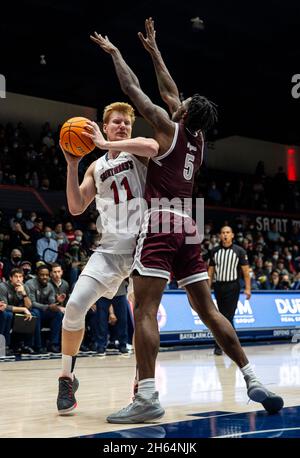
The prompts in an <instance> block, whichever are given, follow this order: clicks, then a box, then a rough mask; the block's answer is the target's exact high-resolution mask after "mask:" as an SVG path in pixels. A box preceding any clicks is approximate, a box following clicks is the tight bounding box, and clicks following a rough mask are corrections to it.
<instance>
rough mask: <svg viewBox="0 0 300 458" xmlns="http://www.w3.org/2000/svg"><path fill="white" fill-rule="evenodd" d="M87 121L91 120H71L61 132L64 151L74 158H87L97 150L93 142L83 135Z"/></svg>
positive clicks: (78, 118)
mask: <svg viewBox="0 0 300 458" xmlns="http://www.w3.org/2000/svg"><path fill="white" fill-rule="evenodd" d="M87 121H89V119H87V118H83V117H77V118H70V119H68V121H66V122H65V123H64V125H63V126H62V128H61V130H60V136H59V138H60V142H61V144H62V147H63V149H64V150H65V151H67V152H68V153H70V154H73V155H74V156H85V155H86V154H88V153H90V152H91V151H93V149H94V148H95V144H94V143H93V141H92V140H91V139H90V138H88V137H85V136H84V135H82V132H83V131H84V127H85V125H86V122H87Z"/></svg>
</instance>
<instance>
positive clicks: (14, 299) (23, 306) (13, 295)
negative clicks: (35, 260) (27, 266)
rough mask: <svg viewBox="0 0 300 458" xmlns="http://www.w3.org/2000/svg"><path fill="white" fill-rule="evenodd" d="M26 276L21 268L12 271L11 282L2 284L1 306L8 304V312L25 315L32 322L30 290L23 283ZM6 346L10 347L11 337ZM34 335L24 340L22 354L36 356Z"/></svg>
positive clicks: (0, 292)
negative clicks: (33, 347)
mask: <svg viewBox="0 0 300 458" xmlns="http://www.w3.org/2000/svg"><path fill="white" fill-rule="evenodd" d="M23 280H24V275H23V271H22V269H21V268H14V269H12V270H11V272H10V275H9V280H8V281H7V282H5V283H0V304H1V303H4V304H6V308H5V310H6V311H7V312H11V313H12V314H14V313H21V314H24V315H25V320H26V319H27V320H31V319H32V314H31V311H30V309H31V305H32V304H31V300H30V298H29V290H28V287H27V286H26V285H24V283H23ZM6 344H7V345H8V346H9V345H10V335H8V336H7V338H6ZM32 346H33V335H29V336H27V337H26V338H25V339H24V344H22V347H21V349H20V350H21V351H22V353H28V354H34V350H33V349H32Z"/></svg>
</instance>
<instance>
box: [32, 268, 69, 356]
mask: <svg viewBox="0 0 300 458" xmlns="http://www.w3.org/2000/svg"><path fill="white" fill-rule="evenodd" d="M36 275H37V276H36V278H33V279H31V280H28V281H27V282H26V285H27V287H28V288H29V296H30V299H31V302H32V311H33V312H34V313H35V314H36V315H37V316H38V317H39V318H40V319H39V321H38V322H37V326H36V327H37V328H39V329H38V341H37V342H36V346H37V347H38V348H41V347H42V340H41V332H40V330H41V329H40V327H41V326H44V325H45V324H48V325H50V329H51V342H50V351H51V352H53V353H59V351H60V334H61V325H62V319H63V313H64V308H63V307H62V306H61V305H60V303H59V302H57V300H56V298H55V290H54V288H53V286H52V285H51V283H50V274H49V269H48V267H46V266H45V265H41V266H39V267H38V268H37V272H36ZM38 325H39V326H38Z"/></svg>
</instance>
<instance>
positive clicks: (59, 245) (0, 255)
mask: <svg viewBox="0 0 300 458" xmlns="http://www.w3.org/2000/svg"><path fill="white" fill-rule="evenodd" d="M69 217H70V215H68V214H67V212H66V215H65V217H64V218H63V219H62V220H57V219H53V218H51V217H48V218H47V217H44V216H39V215H37V214H36V212H34V211H32V212H30V213H28V214H24V212H23V210H22V208H18V209H17V210H16V211H15V213H14V214H12V215H10V216H9V215H7V214H4V213H3V212H2V211H0V334H2V335H4V336H5V340H6V345H7V349H6V352H7V354H16V353H20V352H21V353H28V354H36V353H38V354H43V353H47V352H52V353H59V352H60V340H61V337H60V335H61V326H62V319H63V315H64V310H65V305H66V302H67V299H68V297H69V294H70V292H71V291H72V288H73V287H74V284H75V283H76V281H77V279H78V276H79V275H80V273H81V271H82V269H83V268H84V266H85V264H86V263H87V261H88V259H89V256H90V255H91V253H92V251H93V250H94V249H96V248H97V247H98V246H99V244H100V235H99V233H98V231H97V229H96V217H97V213H96V212H94V211H93V210H91V211H90V212H89V214H88V221H85V222H84V224H83V223H80V221H77V222H76V224H75V223H74V222H73V221H72V220H71V219H69ZM80 224H83V226H84V227H82V226H81V225H80ZM123 289H125V287H123ZM125 298H126V296H125ZM98 302H99V303H98ZM102 308H103V305H102V303H101V302H100V301H97V303H96V304H94V305H93V307H92V308H91V310H90V311H89V312H88V314H87V318H86V335H85V338H84V342H83V344H82V346H81V350H82V351H89V350H91V351H96V352H97V353H99V352H100V353H103V352H104V351H105V348H106V346H104V341H105V339H106V338H107V327H106V329H105V336H104V337H103V336H102V334H101V332H102V330H103V329H102V328H103V323H102V320H103V311H102ZM119 309H120V307H118V309H117V310H115V311H114V309H113V306H111V307H109V313H108V316H107V320H108V321H109V322H110V323H111V320H112V316H115V317H116V318H115V321H116V323H111V324H115V326H114V328H111V331H112V332H111V335H113V336H114V339H113V342H112V344H111V345H114V341H119V343H120V348H119V351H120V352H121V353H126V352H127V349H126V343H125V344H124V330H123V329H121V327H120V326H121V325H122V323H121V318H122V320H123V321H124V314H125V315H126V313H127V307H126V306H125V308H124V307H123V308H122V310H121V311H120V310H119ZM121 312H122V313H121ZM16 313H21V314H25V318H26V319H30V320H32V319H33V320H34V321H35V322H36V323H35V329H34V334H33V335H29V336H25V337H24V336H23V338H22V340H21V341H20V336H15V335H14V333H11V330H12V329H13V322H14V321H13V315H14V314H16ZM123 321H122V322H123ZM119 325H120V326H119ZM43 327H46V328H47V329H48V328H49V329H50V335H49V336H48V341H47V342H44V341H43V339H42V333H41V329H42V328H43ZM103 333H104V331H103ZM125 336H126V338H127V321H126V333H125ZM17 337H18V338H17ZM111 337H112V336H111Z"/></svg>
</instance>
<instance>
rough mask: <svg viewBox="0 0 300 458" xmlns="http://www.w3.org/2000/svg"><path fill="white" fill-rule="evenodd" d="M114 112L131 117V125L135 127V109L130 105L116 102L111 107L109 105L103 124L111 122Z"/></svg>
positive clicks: (105, 110) (105, 109)
mask: <svg viewBox="0 0 300 458" xmlns="http://www.w3.org/2000/svg"><path fill="white" fill-rule="evenodd" d="M113 111H119V112H120V113H122V114H124V115H129V116H130V118H131V125H133V123H134V121H135V114H134V109H133V107H132V106H131V105H129V103H126V102H114V103H111V104H110V105H107V106H106V107H105V108H104V111H103V123H104V124H107V123H108V121H109V117H110V115H111V114H112V112H113Z"/></svg>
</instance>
